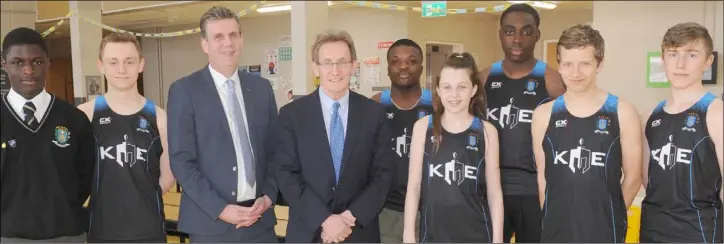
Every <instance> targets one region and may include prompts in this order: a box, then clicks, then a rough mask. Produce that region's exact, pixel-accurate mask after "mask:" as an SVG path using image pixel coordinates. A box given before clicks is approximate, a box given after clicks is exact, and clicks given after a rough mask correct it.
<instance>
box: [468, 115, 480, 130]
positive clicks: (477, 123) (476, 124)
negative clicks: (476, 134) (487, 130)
mask: <svg viewBox="0 0 724 244" xmlns="http://www.w3.org/2000/svg"><path fill="white" fill-rule="evenodd" d="M470 128H472V129H473V130H476V131H480V130H481V129H482V128H483V122H482V121H480V118H478V117H475V118H473V123H472V124H471V125H470Z"/></svg>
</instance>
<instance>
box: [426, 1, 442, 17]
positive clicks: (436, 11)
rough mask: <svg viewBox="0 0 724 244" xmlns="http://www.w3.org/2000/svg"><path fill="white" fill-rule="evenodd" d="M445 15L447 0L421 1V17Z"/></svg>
mask: <svg viewBox="0 0 724 244" xmlns="http://www.w3.org/2000/svg"><path fill="white" fill-rule="evenodd" d="M446 15H447V1H423V2H422V17H441V16H446Z"/></svg>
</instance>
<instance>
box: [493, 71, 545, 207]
mask: <svg viewBox="0 0 724 244" xmlns="http://www.w3.org/2000/svg"><path fill="white" fill-rule="evenodd" d="M545 71H546V64H545V63H543V61H540V60H538V62H537V63H536V64H535V67H533V71H532V72H531V73H530V74H528V75H526V76H525V77H523V78H520V79H511V78H508V77H507V76H506V75H505V72H503V63H502V61H498V62H496V63H494V64H493V65H492V66H491V67H490V74H489V75H488V79H487V82H486V83H485V93H486V96H487V100H488V105H487V106H488V111H487V117H488V120H489V121H490V123H492V124H493V125H495V127H496V128H498V138H499V141H500V174H501V184H502V186H503V194H505V195H538V186H537V185H538V181H537V178H536V177H537V176H536V169H535V160H534V155H533V149H532V148H533V144H532V139H531V136H530V123H531V121H532V119H533V110H535V108H536V107H538V105H540V104H543V103H544V102H546V101H548V100H549V99H550V98H549V96H548V90H546V85H545V84H546V83H545Z"/></svg>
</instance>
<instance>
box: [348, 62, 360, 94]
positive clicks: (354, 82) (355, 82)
mask: <svg viewBox="0 0 724 244" xmlns="http://www.w3.org/2000/svg"><path fill="white" fill-rule="evenodd" d="M359 71H360V68H359V66H357V68H355V70H354V75H352V79H351V80H350V82H349V88H350V89H351V90H352V91H354V92H357V91H359V80H360V78H359V76H360V72H359Z"/></svg>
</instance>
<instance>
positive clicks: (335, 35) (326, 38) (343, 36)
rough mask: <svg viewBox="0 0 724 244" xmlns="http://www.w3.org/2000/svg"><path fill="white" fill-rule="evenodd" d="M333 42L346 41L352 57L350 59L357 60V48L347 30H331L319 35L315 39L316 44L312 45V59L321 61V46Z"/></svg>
mask: <svg viewBox="0 0 724 244" xmlns="http://www.w3.org/2000/svg"><path fill="white" fill-rule="evenodd" d="M332 42H344V43H345V44H347V47H349V53H350V56H351V57H352V60H350V61H354V60H357V50H355V48H354V41H352V36H351V35H349V33H348V32H346V31H336V30H329V31H325V32H322V33H320V34H319V35H317V40H316V41H314V45H312V61H314V62H315V63H319V48H321V47H322V45H324V44H327V43H332Z"/></svg>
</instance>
